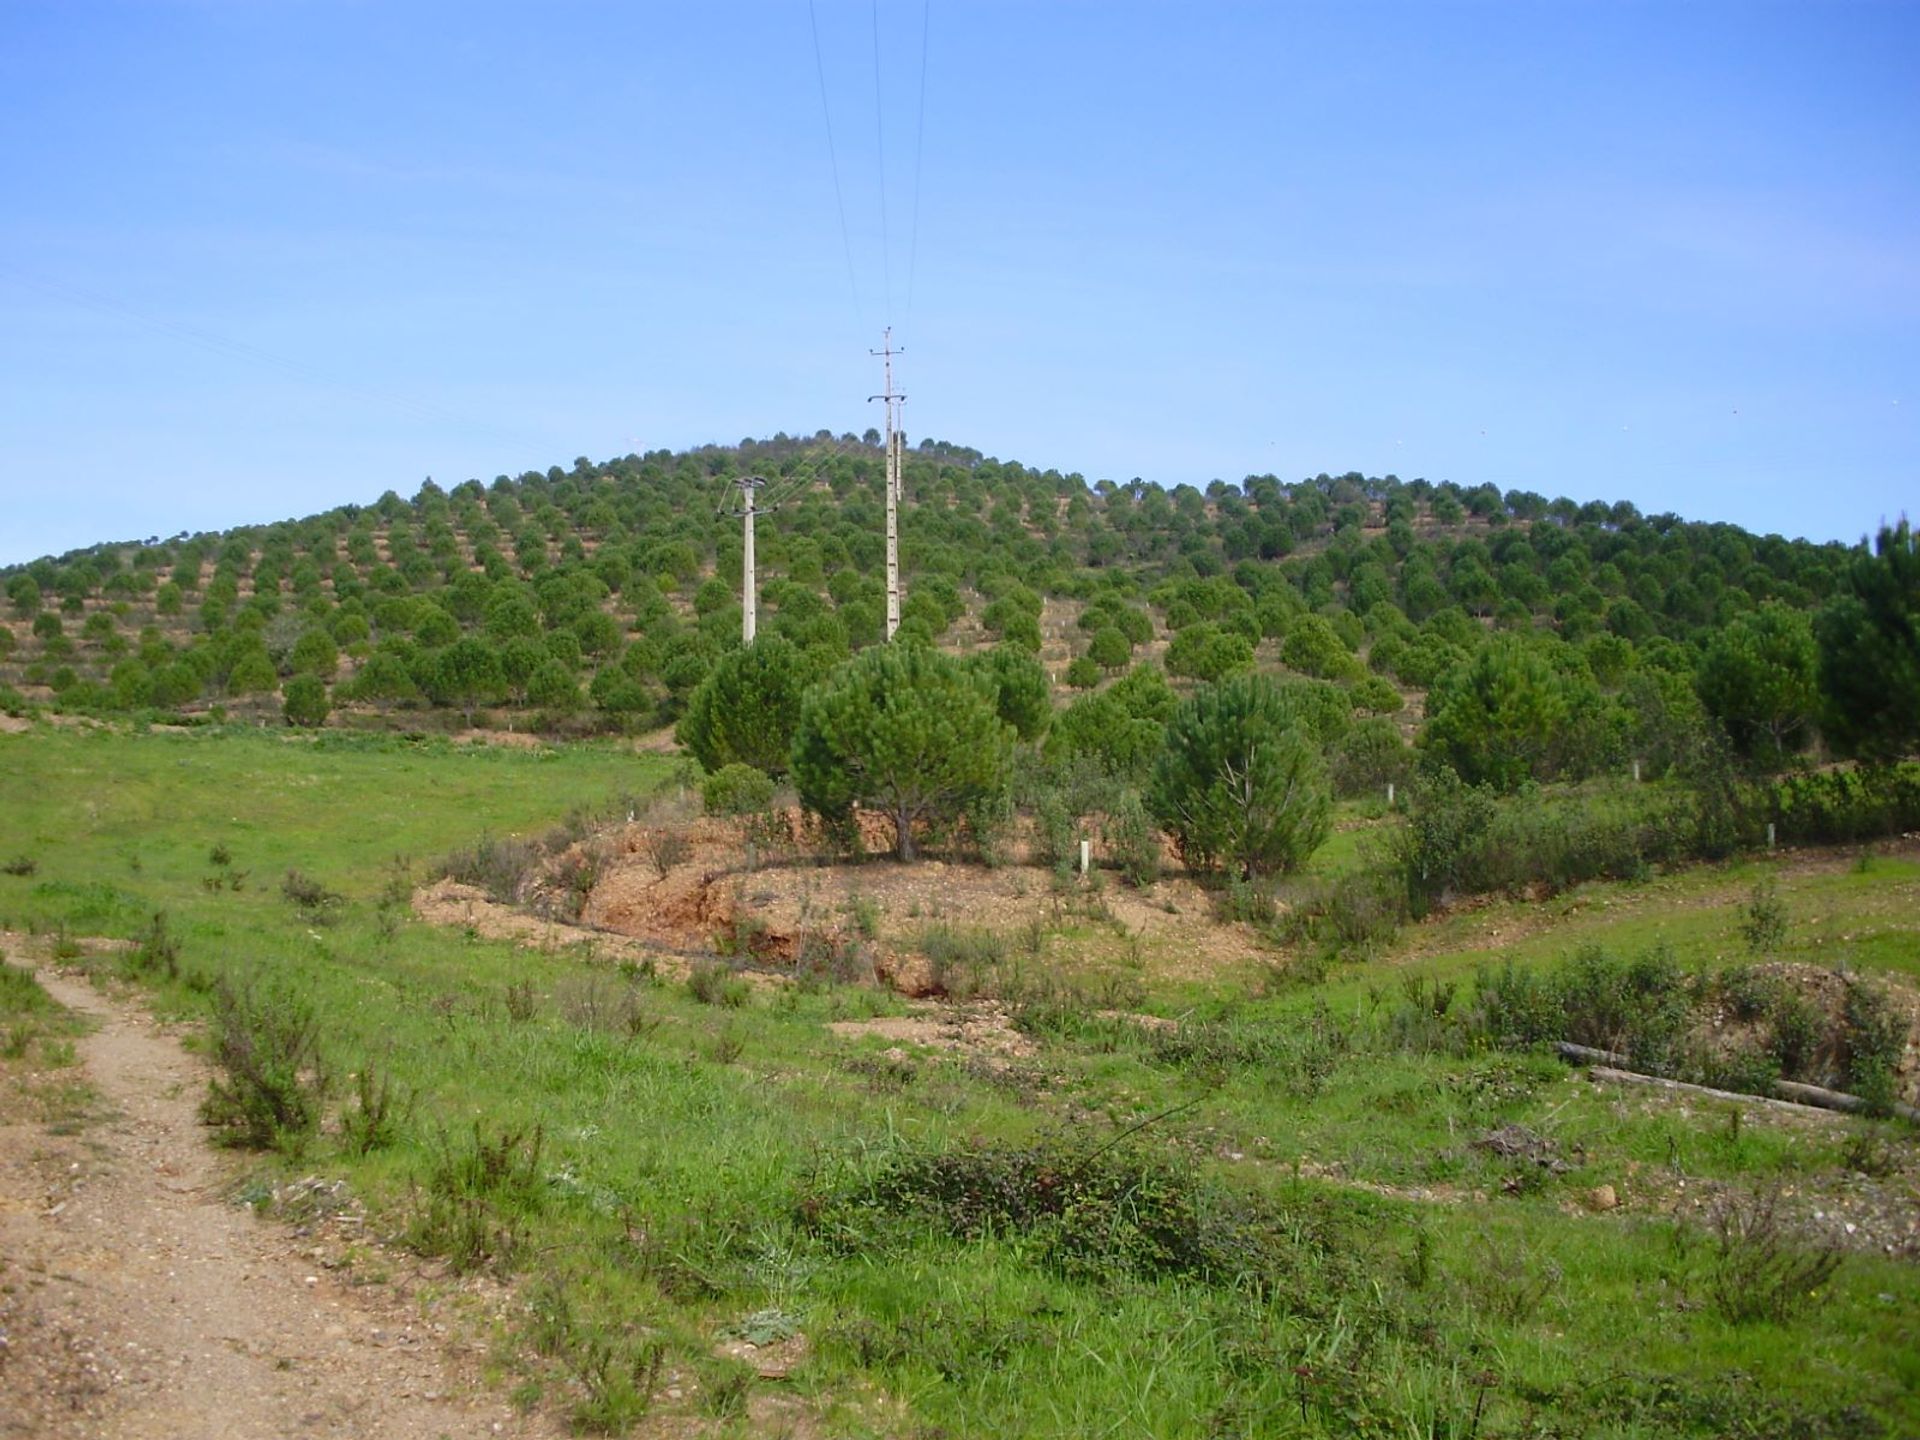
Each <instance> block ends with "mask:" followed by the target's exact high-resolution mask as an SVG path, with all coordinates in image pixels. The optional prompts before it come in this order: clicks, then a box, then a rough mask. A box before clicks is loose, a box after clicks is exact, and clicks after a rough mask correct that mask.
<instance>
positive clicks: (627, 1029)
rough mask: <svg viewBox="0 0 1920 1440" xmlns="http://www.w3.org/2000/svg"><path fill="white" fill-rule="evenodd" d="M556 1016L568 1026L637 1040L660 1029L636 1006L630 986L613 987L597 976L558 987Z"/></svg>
mask: <svg viewBox="0 0 1920 1440" xmlns="http://www.w3.org/2000/svg"><path fill="white" fill-rule="evenodd" d="M557 999H558V1003H559V1007H560V1014H561V1016H562V1017H563V1018H564V1019H565V1020H566V1022H567V1023H568V1024H569V1025H577V1026H578V1027H580V1028H581V1029H582V1030H596V1031H603V1032H607V1033H610V1034H615V1035H624V1036H625V1037H626V1038H628V1039H629V1040H638V1039H641V1038H643V1037H645V1036H647V1035H651V1034H652V1033H653V1032H654V1031H655V1030H658V1029H659V1028H660V1017H659V1016H658V1015H656V1014H653V1013H652V1012H650V1011H649V1010H648V1009H647V1008H646V1007H645V1006H644V1005H642V1004H641V1003H640V997H639V996H638V995H637V994H635V993H634V989H633V986H632V985H631V984H627V985H620V986H616V985H613V984H610V983H609V982H607V981H606V980H604V979H602V978H601V977H600V976H597V975H590V976H588V977H586V978H585V979H583V980H577V981H571V982H568V983H565V984H563V985H562V986H561V987H560V990H559V993H558V996H557Z"/></svg>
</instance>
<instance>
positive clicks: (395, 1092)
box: [340, 1061, 413, 1155]
mask: <svg viewBox="0 0 1920 1440" xmlns="http://www.w3.org/2000/svg"><path fill="white" fill-rule="evenodd" d="M354 1098H355V1101H356V1104H355V1105H354V1107H353V1108H351V1109H348V1110H345V1111H343V1112H341V1115H340V1136H341V1138H342V1139H343V1140H344V1141H346V1144H347V1148H348V1149H349V1150H351V1151H352V1152H353V1153H354V1154H356V1155H371V1154H372V1153H373V1152H374V1151H376V1150H385V1149H387V1148H389V1147H390V1146H392V1145H393V1144H394V1143H395V1142H396V1141H398V1140H399V1138H400V1132H401V1131H402V1130H403V1129H404V1128H405V1127H406V1122H407V1118H408V1117H409V1116H410V1115H411V1114H412V1113H413V1096H412V1095H411V1094H409V1093H408V1092H407V1091H405V1090H404V1089H402V1088H401V1087H400V1086H399V1085H397V1084H396V1083H395V1081H394V1079H393V1077H392V1076H391V1075H384V1074H381V1073H380V1071H379V1070H378V1069H376V1068H375V1066H374V1064H373V1062H372V1061H368V1062H367V1063H366V1064H364V1065H362V1066H361V1067H360V1071H359V1073H358V1074H357V1075H355V1076H354Z"/></svg>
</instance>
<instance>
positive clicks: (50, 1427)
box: [0, 969, 552, 1440]
mask: <svg viewBox="0 0 1920 1440" xmlns="http://www.w3.org/2000/svg"><path fill="white" fill-rule="evenodd" d="M39 978H40V981H41V983H42V985H43V986H45V988H46V989H47V990H48V991H49V993H51V994H52V995H53V996H54V998H55V999H57V1000H59V1001H60V1002H61V1003H62V1004H63V1005H66V1006H67V1007H69V1008H70V1009H72V1010H75V1011H78V1012H79V1013H81V1014H84V1015H87V1016H89V1017H91V1018H92V1019H93V1020H94V1022H95V1025H96V1028H95V1029H94V1031H93V1033H91V1034H90V1035H87V1036H86V1037H84V1038H82V1039H81V1040H80V1041H79V1042H78V1050H79V1055H80V1070H81V1072H82V1073H81V1074H80V1076H78V1077H75V1076H74V1074H73V1072H71V1071H68V1072H62V1073H63V1077H64V1078H69V1079H71V1078H83V1079H84V1080H86V1081H87V1082H88V1083H90V1084H91V1085H92V1086H93V1088H94V1089H95V1090H96V1091H97V1092H98V1097H99V1099H98V1104H97V1105H96V1106H95V1108H94V1115H93V1118H91V1119H90V1120H89V1121H88V1122H87V1123H85V1124H84V1125H82V1126H80V1127H78V1133H77V1134H73V1135H56V1134H52V1133H49V1129H48V1127H47V1125H46V1124H45V1122H44V1119H43V1118H36V1117H33V1116H28V1115H23V1114H21V1113H18V1107H17V1106H11V1107H10V1109H11V1110H12V1113H0V1436H9V1437H10V1436H21V1437H26V1436H32V1437H35V1440H43V1437H44V1440H54V1437H82V1436H84V1437H100V1440H148V1437H160V1436H168V1437H171V1436H179V1437H194V1440H267V1437H283V1436H284V1437H295V1436H297V1437H301V1440H321V1437H331V1436H353V1437H392V1440H430V1437H438V1436H462V1437H464V1436H483V1435H484V1436H493V1435H520V1436H535V1435H546V1434H550V1433H552V1432H551V1431H550V1430H548V1429H547V1428H546V1427H545V1426H544V1424H542V1423H541V1422H540V1421H538V1420H537V1419H534V1418H530V1417H527V1416H522V1415H519V1414H517V1413H516V1412H515V1411H513V1410H512V1409H511V1408H510V1407H509V1406H508V1405H507V1403H506V1401H505V1400H504V1398H501V1397H498V1396H493V1395H489V1394H486V1393H484V1392H483V1391H480V1390H479V1389H478V1387H477V1385H476V1384H475V1383H474V1382H473V1381H472V1379H471V1377H469V1376H466V1375H463V1374H462V1373H461V1370H460V1368H459V1367H458V1366H457V1365H456V1364H455V1363H454V1362H453V1358H452V1357H450V1356H449V1354H448V1351H447V1347H446V1344H445V1341H444V1337H443V1336H441V1335H439V1334H438V1333H436V1331H435V1328H434V1327H433V1326H432V1325H430V1324H429V1323H427V1322H425V1321H423V1320H422V1318H421V1314H420V1312H419V1311H418V1310H417V1309H412V1308H409V1307H408V1306H407V1305H406V1303H405V1302H404V1301H403V1300H401V1299H400V1298H398V1297H396V1296H392V1295H389V1294H386V1293H385V1290H386V1287H377V1286H376V1287H369V1289H368V1290H366V1291H356V1290H354V1289H352V1288H350V1287H349V1286H348V1285H347V1284H346V1283H344V1282H343V1281H342V1280H341V1279H340V1278H338V1277H337V1275H336V1274H335V1273H334V1272H331V1271H329V1270H327V1269H326V1268H324V1267H323V1266H321V1265H319V1264H317V1263H316V1262H315V1261H313V1260H312V1259H311V1258H309V1257H307V1256H306V1255H304V1254H303V1253H302V1251H301V1249H300V1248H299V1244H300V1242H299V1240H298V1239H297V1238H296V1236H295V1233H294V1232H293V1231H292V1230H290V1229H289V1228H287V1227H285V1226H282V1225H278V1224H271V1223H264V1222H261V1221H259V1220H256V1219H255V1218H254V1217H253V1215H252V1214H251V1213H250V1212H249V1211H248V1210H246V1209H245V1208H243V1207H241V1206H238V1205H236V1204H234V1203H232V1201H231V1200H230V1199H228V1198H227V1197H226V1194H225V1192H226V1189H227V1184H226V1182H227V1180H228V1177H229V1175H230V1167H229V1163H228V1162H227V1160H226V1159H225V1157H223V1156H221V1155H220V1154H219V1153H218V1152H217V1151H214V1150H213V1149H211V1148H210V1147H209V1145H208V1143H207V1140H206V1134H205V1131H204V1130H203V1129H202V1127H201V1126H200V1124H199V1122H198V1118H197V1116H196V1113H195V1111H196V1105H197V1102H198V1100H199V1097H200V1096H201V1094H203V1093H204V1088H205V1084H204V1082H205V1070H204V1068H203V1067H202V1065H201V1064H200V1063H199V1062H198V1061H197V1060H196V1059H194V1058H193V1057H192V1056H189V1055H188V1054H187V1053H186V1052H185V1051H184V1050H182V1048H181V1047H180V1044H179V1042H178V1041H177V1040H175V1039H173V1038H172V1037H171V1036H169V1035H168V1034H166V1033H165V1032H164V1031H163V1030H162V1029H160V1028H159V1027H157V1026H156V1025H155V1023H154V1022H153V1021H152V1020H151V1019H150V1018H149V1017H148V1016H146V1015H145V1014H144V1013H143V1012H141V1011H138V1010H136V1009H135V1008H133V1007H131V1006H128V1005H125V1004H123V1003H120V1002H117V1001H113V1000H110V999H108V998H107V997H105V996H103V995H102V994H100V993H99V992H98V991H96V990H94V989H93V988H92V987H91V986H89V985H87V984H86V983H84V982H83V981H78V980H74V979H70V978H66V977H62V976H58V975H54V974H50V973H49V972H47V971H46V970H44V969H43V970H42V971H41V972H40V976H39ZM375 1292H379V1293H375Z"/></svg>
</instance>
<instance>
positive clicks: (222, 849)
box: [207, 841, 233, 870]
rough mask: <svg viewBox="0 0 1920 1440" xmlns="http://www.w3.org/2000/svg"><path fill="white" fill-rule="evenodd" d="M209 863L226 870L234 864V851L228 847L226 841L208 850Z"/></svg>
mask: <svg viewBox="0 0 1920 1440" xmlns="http://www.w3.org/2000/svg"><path fill="white" fill-rule="evenodd" d="M207 863H208V864H209V865H215V866H218V867H219V868H220V869H222V870H224V869H226V868H227V867H228V866H229V865H231V864H233V851H231V850H229V849H228V848H227V846H226V842H225V841H220V842H218V843H216V844H215V845H214V847H213V848H212V849H211V850H209V851H208V852H207Z"/></svg>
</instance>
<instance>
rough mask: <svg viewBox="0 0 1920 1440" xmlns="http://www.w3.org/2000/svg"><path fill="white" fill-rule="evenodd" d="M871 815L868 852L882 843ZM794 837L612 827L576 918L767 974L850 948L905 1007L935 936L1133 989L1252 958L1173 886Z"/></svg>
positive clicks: (1255, 954) (1184, 887)
mask: <svg viewBox="0 0 1920 1440" xmlns="http://www.w3.org/2000/svg"><path fill="white" fill-rule="evenodd" d="M873 818H874V820H875V822H876V826H877V829H876V833H875V834H874V835H872V836H870V837H869V844H870V845H872V844H876V843H878V844H885V843H887V842H889V841H890V839H891V837H890V835H882V834H880V833H879V831H881V830H884V829H885V826H884V824H881V823H879V821H878V817H873ZM799 836H800V830H799V821H798V817H797V816H789V817H787V825H786V829H785V832H784V833H783V834H780V835H777V836H775V837H773V838H771V839H769V838H767V837H766V836H764V835H763V836H761V837H759V838H757V839H755V838H753V837H750V836H749V835H748V834H747V832H746V831H745V830H744V829H743V828H742V827H741V826H740V825H739V824H737V823H734V822H731V821H723V820H716V819H709V818H702V819H697V820H692V821H668V822H667V823H664V824H659V825H648V824H636V825H627V826H623V827H619V828H617V829H615V830H613V831H610V832H608V833H606V834H604V835H602V836H600V837H597V838H596V839H595V840H592V841H589V842H586V843H587V845H588V846H589V847H591V848H593V849H594V853H595V855H596V860H597V865H598V878H597V880H596V883H595V884H594V887H593V890H592V893H591V894H590V895H589V896H588V898H587V901H586V904H585V906H584V907H583V908H582V910H581V914H580V919H581V922H582V924H583V925H584V926H585V927H587V929H588V930H589V931H590V932H601V933H605V932H612V933H613V934H617V935H623V936H628V937H632V938H633V939H636V940H640V941H642V942H645V943H647V944H649V945H652V946H655V947H659V948H660V949H662V950H665V951H667V952H669V953H673V954H679V955H689V954H696V953H700V952H702V951H712V950H719V951H721V952H723V953H738V954H743V955H746V956H750V957H751V958H752V959H753V960H755V961H757V962H759V963H761V964H762V965H764V966H767V967H769V968H773V969H781V968H788V967H792V966H795V965H798V964H801V963H803V962H805V961H806V960H807V958H808V956H809V954H810V953H818V952H821V951H827V950H837V951H844V950H845V949H846V948H847V947H849V946H853V945H858V946H860V947H862V948H863V949H864V950H865V951H866V953H867V958H868V960H869V961H870V962H871V964H872V967H873V969H874V970H875V971H876V973H877V974H878V975H879V976H880V977H881V978H883V979H885V980H887V981H889V982H890V983H891V984H892V985H893V986H894V988H896V989H898V990H900V991H902V992H903V993H905V994H908V995H925V994H929V993H933V992H934V990H935V988H936V986H935V984H934V981H933V978H932V976H931V975H930V973H929V972H928V969H927V966H926V962H925V961H924V959H923V958H922V957H921V955H920V952H919V940H920V937H921V936H922V935H923V934H924V932H925V931H926V930H927V929H928V928H929V927H933V926H938V925H948V926H952V927H954V928H956V929H963V930H985V931H991V932H993V933H995V934H998V935H1001V936H1003V937H1007V938H1008V939H1009V940H1012V939H1015V938H1019V939H1021V940H1022V941H1024V942H1025V943H1026V944H1027V947H1028V949H1029V950H1030V951H1031V950H1032V949H1033V948H1034V947H1035V945H1036V944H1037V946H1038V947H1039V951H1040V954H1041V955H1042V956H1043V957H1044V956H1045V955H1046V952H1047V950H1048V949H1049V948H1050V946H1051V945H1052V943H1053V941H1054V940H1056V939H1058V938H1061V937H1063V936H1067V935H1071V938H1072V948H1073V952H1074V955H1075V957H1076V962H1077V963H1082V964H1086V963H1091V964H1093V965H1095V966H1098V965H1100V964H1103V963H1104V964H1108V965H1124V966H1125V967H1127V968H1130V969H1134V970H1136V971H1137V972H1138V973H1139V976H1140V978H1141V979H1142V980H1148V979H1159V980H1178V979H1198V978H1204V977H1206V976H1209V975H1213V974H1217V973H1219V972H1220V971H1222V970H1224V969H1228V968H1232V967H1243V966H1247V965H1250V964H1253V963H1256V962H1258V961H1259V960H1260V959H1262V958H1264V956H1265V952H1263V951H1262V949H1261V947H1260V945H1259V942H1258V941H1257V939H1256V937H1255V936H1254V934H1253V932H1252V931H1251V930H1250V929H1248V928H1247V927H1245V926H1240V925H1224V924H1220V923H1218V922H1217V921H1215V920H1214V918H1213V915H1212V908H1211V902H1210V899H1209V897H1208V895H1207V893H1206V892H1205V891H1204V890H1202V889H1201V888H1200V887H1199V886H1198V885H1196V884H1195V883H1194V882H1193V881H1192V880H1190V879H1187V878H1186V877H1184V876H1173V877H1170V878H1167V879H1163V880H1161V881H1159V882H1157V883H1155V884H1153V885H1150V886H1147V887H1145V888H1144V889H1139V890H1135V889H1132V888H1130V887H1128V886H1125V885H1123V884H1121V883H1120V882H1119V881H1118V880H1117V879H1116V878H1114V877H1113V876H1112V874H1111V873H1110V872H1101V871H1098V870H1096V872H1095V877H1094V879H1093V880H1092V881H1091V882H1090V881H1089V880H1087V879H1083V878H1078V877H1076V878H1074V879H1073V880H1071V881H1069V882H1065V883H1062V882H1057V881H1056V880H1055V877H1054V875H1053V872H1052V871H1051V870H1050V869H1047V868H1045V867H1042V866H1038V865H1031V864H1008V865H1002V866H998V867H988V866H985V865H981V864H977V863H971V862H954V861H949V860H944V859H940V858H937V857H936V858H923V859H921V860H918V861H916V862H915V863H913V864H911V865H901V864H896V863H894V862H893V861H891V860H887V859H870V860H868V861H866V862H864V863H861V864H835V865H819V864H815V863H814V862H813V861H812V860H811V858H809V857H808V856H807V855H806V854H805V853H804V847H803V844H802V841H801V840H800V838H799ZM668 837H672V838H671V839H669V841H668V843H666V844H663V843H662V842H663V839H667V838H668ZM1095 853H1096V859H1097V858H1098V852H1097V851H1096V852H1095ZM566 858H567V857H562V860H563V861H564V860H565V859H566Z"/></svg>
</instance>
